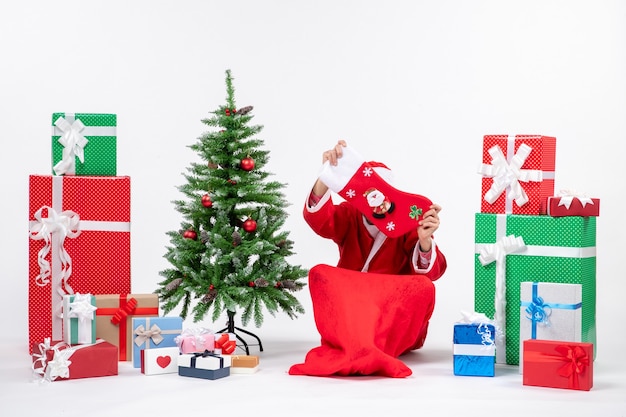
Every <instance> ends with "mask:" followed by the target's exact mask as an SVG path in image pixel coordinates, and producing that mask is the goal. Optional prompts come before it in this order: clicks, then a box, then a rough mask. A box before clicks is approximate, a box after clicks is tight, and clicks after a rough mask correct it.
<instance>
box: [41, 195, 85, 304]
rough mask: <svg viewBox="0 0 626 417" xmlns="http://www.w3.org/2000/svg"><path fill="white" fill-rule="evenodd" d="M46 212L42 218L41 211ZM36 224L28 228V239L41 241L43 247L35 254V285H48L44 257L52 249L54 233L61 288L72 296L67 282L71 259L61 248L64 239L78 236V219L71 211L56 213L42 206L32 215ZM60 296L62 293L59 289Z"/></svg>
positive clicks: (48, 272)
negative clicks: (59, 262)
mask: <svg viewBox="0 0 626 417" xmlns="http://www.w3.org/2000/svg"><path fill="white" fill-rule="evenodd" d="M44 210H47V214H48V216H47V217H43V211H44ZM34 217H35V220H36V222H34V223H33V224H32V225H31V227H30V230H29V232H30V238H31V239H33V240H43V241H44V242H45V245H44V247H43V248H41V249H40V250H39V253H38V254H37V262H38V263H39V275H37V277H36V278H35V282H36V284H37V285H39V286H41V287H43V286H46V285H47V284H49V283H50V275H51V269H50V262H48V261H47V260H46V256H48V253H49V252H50V249H51V247H52V234H53V233H55V235H56V236H57V239H58V243H59V259H60V261H61V287H62V288H65V289H66V292H67V293H68V294H72V293H73V291H72V289H71V287H70V286H69V285H68V284H67V281H68V279H69V277H70V275H72V258H70V255H69V254H68V253H67V251H66V250H65V248H64V247H63V243H64V242H65V238H66V237H69V238H75V237H77V236H78V235H80V228H79V226H80V217H79V216H78V214H76V213H75V212H73V211H71V210H65V211H62V212H61V213H57V212H56V211H55V210H54V209H53V208H52V207H48V206H43V207H41V208H40V209H39V210H37V211H36V212H35V214H34ZM61 294H63V291H62V289H61Z"/></svg>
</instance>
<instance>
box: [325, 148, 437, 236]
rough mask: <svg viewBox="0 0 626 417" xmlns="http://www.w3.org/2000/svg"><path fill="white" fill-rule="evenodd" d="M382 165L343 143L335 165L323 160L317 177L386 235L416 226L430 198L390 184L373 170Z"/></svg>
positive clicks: (401, 233)
mask: <svg viewBox="0 0 626 417" xmlns="http://www.w3.org/2000/svg"><path fill="white" fill-rule="evenodd" d="M382 167H384V165H382V164H378V163H371V162H366V161H365V159H364V158H363V157H361V156H360V155H359V154H358V153H357V152H356V151H355V150H354V149H352V148H351V147H348V146H346V147H344V148H343V156H342V157H341V158H339V159H338V160H337V165H334V166H333V165H331V164H330V163H329V162H326V163H325V164H324V166H323V167H322V172H321V174H320V176H319V178H320V180H321V181H322V182H323V183H324V184H326V185H327V186H328V188H329V189H330V190H332V191H334V192H335V193H337V194H339V195H340V196H341V197H343V198H344V199H345V200H346V201H348V202H349V203H351V204H353V205H354V206H355V207H356V208H357V209H358V210H359V211H360V212H361V213H363V215H364V216H365V217H366V218H367V219H368V220H369V221H370V223H372V224H374V225H375V226H376V227H377V228H378V229H379V230H380V231H381V232H383V233H384V234H385V235H386V236H388V237H399V236H402V235H403V234H405V233H406V232H408V231H409V230H416V229H417V227H418V225H419V221H420V220H421V219H422V216H423V214H424V213H425V212H426V211H428V209H429V208H430V206H431V205H432V202H431V201H430V200H429V199H428V198H426V197H424V196H421V195H418V194H410V193H406V192H404V191H400V190H398V189H396V188H394V187H393V186H391V185H390V184H389V183H388V182H387V181H385V179H383V178H382V177H381V176H380V175H379V174H378V173H377V172H376V170H377V169H379V168H382Z"/></svg>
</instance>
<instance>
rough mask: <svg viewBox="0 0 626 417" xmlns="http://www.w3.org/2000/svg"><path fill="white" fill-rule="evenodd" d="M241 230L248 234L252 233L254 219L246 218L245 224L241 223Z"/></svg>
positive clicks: (254, 228)
mask: <svg viewBox="0 0 626 417" xmlns="http://www.w3.org/2000/svg"><path fill="white" fill-rule="evenodd" d="M243 230H245V231H246V232H248V233H252V232H254V231H255V230H256V221H254V219H251V218H248V219H247V220H246V221H245V222H243Z"/></svg>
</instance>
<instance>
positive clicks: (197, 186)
mask: <svg viewBox="0 0 626 417" xmlns="http://www.w3.org/2000/svg"><path fill="white" fill-rule="evenodd" d="M226 92H227V96H226V104H225V105H223V106H220V107H219V108H218V109H217V110H215V111H213V112H211V117H209V118H207V119H204V120H202V122H203V123H204V124H206V125H208V126H210V127H211V128H212V130H211V131H209V132H207V133H204V134H203V135H202V136H200V138H198V140H197V142H196V143H195V144H193V145H190V146H189V147H190V148H191V149H193V150H194V151H196V152H197V153H198V155H199V156H200V158H201V160H202V161H203V162H202V163H196V162H193V163H191V165H190V166H189V167H188V168H187V173H185V174H183V175H184V177H185V179H186V180H187V182H186V183H185V184H183V185H181V186H179V187H178V189H179V190H180V191H181V192H182V193H183V194H184V195H185V197H186V199H185V200H176V201H173V203H174V204H175V207H176V210H177V211H178V212H180V213H181V214H182V216H183V218H184V220H183V221H182V222H181V227H182V229H181V230H180V231H170V232H168V235H169V237H170V243H171V246H169V247H168V248H167V251H166V254H165V258H166V259H167V260H168V261H169V262H170V263H171V267H170V268H168V269H165V270H163V271H161V272H160V275H161V276H162V277H164V280H163V281H161V282H160V283H159V288H158V289H157V290H156V291H155V292H156V293H157V294H159V297H160V299H161V303H162V308H163V311H164V313H168V312H170V311H171V310H173V309H174V308H176V307H177V306H178V305H181V304H182V309H181V316H182V317H183V318H186V317H187V316H188V315H189V314H190V309H191V313H192V314H193V321H194V322H197V321H200V320H202V319H203V318H204V317H205V316H206V315H207V314H208V313H209V312H210V310H211V309H212V317H211V318H212V321H213V322H215V321H217V319H218V318H219V317H220V315H221V314H222V313H223V312H224V311H226V312H227V313H228V317H229V330H230V331H232V327H233V324H232V319H233V317H234V315H235V312H240V314H241V321H242V323H243V324H244V325H247V324H248V323H249V321H250V320H251V319H253V321H254V323H255V325H256V327H260V326H261V324H262V323H263V311H264V310H267V311H268V312H269V313H270V314H272V315H273V316H274V315H275V313H276V312H277V311H282V312H284V313H286V314H287V315H288V316H289V317H290V318H292V319H293V318H295V317H296V316H297V314H298V313H304V309H303V307H302V305H301V304H300V302H299V301H298V299H297V298H296V297H295V296H294V295H293V294H292V292H294V291H297V290H300V289H302V288H303V287H304V285H305V284H304V283H303V282H302V280H301V279H302V278H303V277H305V276H306V275H307V273H308V271H307V270H305V269H303V268H301V267H300V266H293V265H290V264H289V263H288V261H287V258H288V257H289V256H290V255H292V254H293V242H292V241H291V240H290V239H289V233H288V232H286V231H281V227H282V226H283V225H284V223H285V220H286V218H287V213H286V211H285V208H286V207H287V206H288V203H287V202H286V200H285V197H284V194H283V193H282V191H281V190H282V189H283V188H284V186H285V184H282V183H280V182H277V181H270V180H269V179H268V177H269V176H270V173H268V172H266V171H264V170H263V167H264V166H265V165H266V163H267V161H268V156H269V152H268V151H265V150H263V149H262V146H263V144H264V142H263V140H261V139H259V138H258V136H257V135H258V134H259V133H260V132H261V130H262V129H263V126H259V125H250V121H251V119H252V118H253V116H252V114H251V111H252V106H246V107H242V108H240V109H237V107H236V104H235V97H234V92H235V90H234V87H233V79H232V77H231V73H230V70H227V71H226ZM264 307H265V308H264ZM246 333H249V332H246ZM249 334H252V333H249ZM255 337H256V336H255ZM257 339H258V338H257ZM259 342H260V341H259Z"/></svg>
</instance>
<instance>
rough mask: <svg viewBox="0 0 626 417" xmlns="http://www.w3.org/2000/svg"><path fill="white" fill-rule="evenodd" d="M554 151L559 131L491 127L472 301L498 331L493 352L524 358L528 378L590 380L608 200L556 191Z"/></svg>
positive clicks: (514, 360) (554, 383)
mask: <svg viewBox="0 0 626 417" xmlns="http://www.w3.org/2000/svg"><path fill="white" fill-rule="evenodd" d="M555 156H556V138H554V137H549V136H541V135H516V136H508V135H487V136H484V138H483V161H482V162H483V163H482V164H481V166H480V168H479V173H480V174H481V175H482V176H483V178H482V195H481V210H480V213H476V215H475V267H474V308H475V310H476V311H477V312H480V313H484V315H486V316H487V317H488V322H489V324H493V326H494V329H495V331H496V336H495V338H494V343H495V358H494V359H495V362H496V363H502V364H508V365H518V366H519V367H520V368H519V369H520V372H521V373H522V375H523V377H522V379H523V384H524V385H535V386H545V387H560V388H569V389H583V390H589V389H590V388H591V386H592V384H593V359H594V356H595V352H596V349H595V348H594V347H595V346H596V253H595V241H596V217H597V216H598V215H599V204H600V202H599V200H598V199H595V198H593V199H592V198H589V197H587V196H585V195H582V194H578V193H574V192H565V191H564V192H561V193H559V194H558V195H557V194H555V192H554V190H555V188H554V184H555ZM461 325H463V323H459V326H461ZM473 325H474V326H475V327H476V328H478V327H479V326H480V323H474V324H473ZM455 327H456V325H455Z"/></svg>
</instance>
